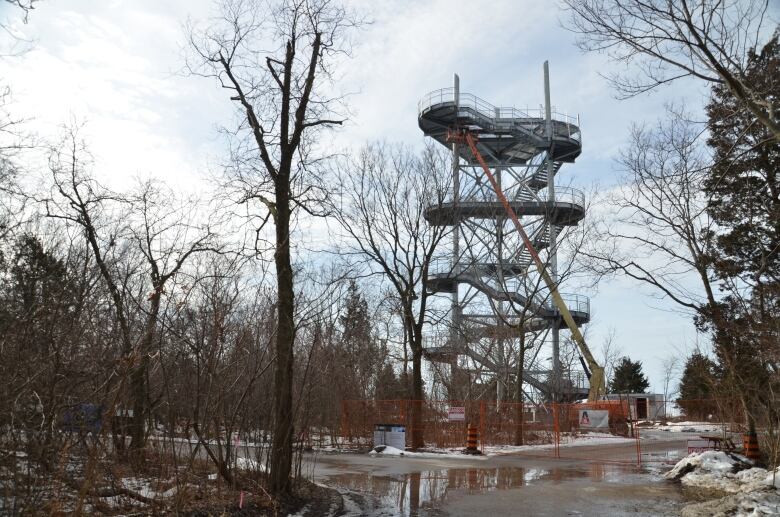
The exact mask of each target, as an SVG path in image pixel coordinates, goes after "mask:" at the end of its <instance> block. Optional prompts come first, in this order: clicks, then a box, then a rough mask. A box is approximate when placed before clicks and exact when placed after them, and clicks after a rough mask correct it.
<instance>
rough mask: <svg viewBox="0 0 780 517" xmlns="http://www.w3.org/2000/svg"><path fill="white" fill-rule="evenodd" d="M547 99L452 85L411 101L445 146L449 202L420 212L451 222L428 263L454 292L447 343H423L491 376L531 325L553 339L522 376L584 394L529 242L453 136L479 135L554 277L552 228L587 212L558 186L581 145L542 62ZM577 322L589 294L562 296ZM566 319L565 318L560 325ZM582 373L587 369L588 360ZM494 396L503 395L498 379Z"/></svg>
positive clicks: (586, 312) (562, 393)
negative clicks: (537, 103) (506, 103)
mask: <svg viewBox="0 0 780 517" xmlns="http://www.w3.org/2000/svg"><path fill="white" fill-rule="evenodd" d="M544 79H545V106H544V107H543V108H539V109H536V110H528V109H526V110H519V109H516V108H504V107H496V106H493V105H491V104H489V103H488V102H486V101H484V100H482V99H480V98H478V97H476V96H475V95H472V94H470V93H463V92H461V91H460V85H459V79H458V76H457V75H455V78H454V85H453V87H452V88H445V89H441V90H436V91H433V92H431V93H429V94H428V95H426V96H425V97H424V98H423V99H422V100H421V101H420V103H419V105H418V123H419V126H420V129H422V131H423V133H425V135H426V136H429V137H432V138H433V139H435V140H436V141H438V142H439V143H441V144H442V145H445V146H447V147H448V148H449V149H450V150H451V153H452V197H451V201H449V202H446V203H442V204H438V205H432V206H430V207H429V208H428V210H427V211H426V214H425V216H426V219H427V220H428V221H429V223H430V224H434V225H449V226H452V227H453V231H452V254H451V257H450V259H449V260H447V261H445V262H440V263H438V264H435V265H434V268H433V271H432V272H431V273H430V274H429V278H428V284H427V288H428V289H429V291H431V292H435V293H449V294H450V295H451V326H450V332H449V333H448V335H447V338H446V342H444V343H441V342H440V343H438V344H437V346H429V347H427V348H426V356H427V358H428V359H429V360H431V361H437V362H444V363H450V364H451V365H452V374H453V376H454V375H455V373H456V371H457V369H458V357H459V356H465V357H467V358H469V359H470V360H471V361H473V362H474V363H476V364H478V365H480V368H481V369H482V370H483V371H488V372H491V373H492V374H493V375H495V376H499V377H500V376H502V375H504V374H507V371H508V369H510V368H511V366H510V365H509V362H508V358H509V356H510V354H511V350H512V347H513V345H514V342H515V341H516V340H518V339H522V337H521V335H523V336H524V335H527V334H528V333H532V334H533V333H539V332H547V333H549V334H550V338H551V339H550V341H551V344H552V350H551V363H552V364H551V365H550V368H549V369H542V370H540V369H536V370H535V371H525V372H524V373H523V380H524V381H525V382H526V383H527V384H529V385H530V386H532V387H533V388H534V389H535V390H537V391H538V392H540V393H542V394H544V396H545V397H546V398H548V399H561V398H563V397H572V396H575V397H576V396H581V395H583V393H587V388H586V387H585V386H584V382H576V381H575V382H572V381H573V379H572V375H571V372H569V371H564V368H563V367H562V365H561V361H560V336H559V329H560V327H561V326H562V320H561V314H560V311H558V310H557V309H556V307H555V305H553V304H552V303H551V301H550V297H549V295H550V292H549V289H547V288H546V287H545V285H544V284H543V283H540V282H539V274H538V273H539V272H538V271H535V265H534V262H533V261H532V258H531V253H530V250H529V249H528V247H527V246H525V245H524V243H523V241H522V240H521V239H520V236H519V235H518V232H517V231H516V230H515V227H513V226H512V224H511V223H510V221H508V219H507V213H506V212H505V210H504V207H503V206H502V204H501V203H500V202H499V200H498V199H497V195H496V192H495V190H494V189H493V188H492V187H491V184H490V183H489V182H488V181H487V180H486V178H485V173H484V171H483V169H482V167H481V166H480V164H479V163H478V160H477V157H476V156H474V152H472V151H471V150H470V149H469V147H468V146H466V145H463V144H462V143H458V142H452V141H451V139H450V138H449V134H450V132H451V131H452V130H453V129H455V128H467V129H468V130H469V131H473V132H475V133H478V134H479V140H478V143H477V144H476V145H477V152H478V153H479V154H480V155H481V156H482V158H483V159H484V162H486V165H487V166H489V168H490V170H492V171H493V172H492V173H493V176H494V177H495V179H496V181H497V183H498V185H499V186H500V188H501V190H502V191H503V193H504V195H505V196H506V198H507V200H508V201H509V204H510V205H511V207H512V209H513V210H514V212H515V213H516V214H517V216H518V217H519V218H521V219H522V226H523V227H524V228H525V229H526V233H527V234H528V236H529V238H530V240H531V243H532V245H533V247H534V248H535V249H536V250H545V264H546V265H545V267H546V270H547V274H549V276H550V277H551V278H552V280H553V282H554V283H555V284H556V285H557V284H558V282H559V278H558V257H557V255H558V252H557V242H558V236H559V235H560V233H561V231H562V230H563V228H564V227H566V226H575V225H577V223H578V222H579V221H580V220H582V218H583V217H584V216H585V202H584V195H583V194H582V192H580V191H578V190H576V189H572V188H561V187H558V186H556V185H555V176H556V174H557V173H558V171H559V170H560V168H561V167H562V165H563V164H565V163H573V162H574V161H575V159H576V158H577V157H578V156H579V155H580V153H581V151H582V144H581V137H580V129H579V121H578V119H576V118H572V117H569V116H566V115H563V114H560V113H556V112H555V111H554V110H553V109H552V107H551V105H550V89H549V74H548V67H547V63H546V62H545V64H544ZM563 298H564V301H565V303H566V306H567V307H568V309H569V312H570V313H571V316H572V317H573V319H574V322H575V323H576V324H577V325H582V324H584V323H587V322H588V321H589V319H590V302H589V300H588V298H587V297H584V296H580V295H563ZM564 327H565V326H564ZM585 371H586V372H587V368H585ZM497 386H499V392H498V393H497V397H498V398H499V399H501V398H503V397H502V393H501V389H500V386H501V382H498V383H497Z"/></svg>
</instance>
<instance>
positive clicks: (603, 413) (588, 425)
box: [579, 409, 609, 429]
mask: <svg viewBox="0 0 780 517" xmlns="http://www.w3.org/2000/svg"><path fill="white" fill-rule="evenodd" d="M579 424H580V429H608V428H609V411H607V410H606V409H580V418H579Z"/></svg>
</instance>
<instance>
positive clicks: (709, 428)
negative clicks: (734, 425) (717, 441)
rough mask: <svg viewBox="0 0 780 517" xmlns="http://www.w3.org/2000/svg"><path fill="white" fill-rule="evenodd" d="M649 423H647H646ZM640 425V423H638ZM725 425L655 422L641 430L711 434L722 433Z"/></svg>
mask: <svg viewBox="0 0 780 517" xmlns="http://www.w3.org/2000/svg"><path fill="white" fill-rule="evenodd" d="M648 423H649V422H648ZM640 424H641V422H640ZM725 425H726V424H722V423H720V422H687V421H686V422H667V423H666V424H661V422H655V423H654V424H653V426H652V427H643V429H653V430H655V431H668V432H670V433H712V432H716V431H722V430H723V428H724V426H725Z"/></svg>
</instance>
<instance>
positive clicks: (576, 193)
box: [460, 187, 585, 208]
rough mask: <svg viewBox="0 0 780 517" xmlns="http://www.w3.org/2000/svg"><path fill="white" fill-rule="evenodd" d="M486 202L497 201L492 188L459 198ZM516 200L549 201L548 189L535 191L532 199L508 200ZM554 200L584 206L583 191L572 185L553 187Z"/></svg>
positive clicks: (470, 201)
mask: <svg viewBox="0 0 780 517" xmlns="http://www.w3.org/2000/svg"><path fill="white" fill-rule="evenodd" d="M482 201H484V202H488V203H494V202H497V201H498V196H496V193H495V192H494V191H492V190H490V191H489V190H484V191H479V192H474V193H473V194H472V195H471V196H470V197H468V198H462V199H460V203H475V202H482ZM516 201H522V202H527V203H533V202H534V201H538V202H541V203H547V202H548V201H550V191H549V190H546V189H545V190H541V191H539V192H536V193H535V194H534V198H532V199H527V200H526V199H511V200H510V202H512V203H514V202H516ZM555 202H556V203H570V204H572V205H576V206H579V207H583V208H584V207H585V193H584V192H583V191H581V190H579V189H576V188H572V187H555Z"/></svg>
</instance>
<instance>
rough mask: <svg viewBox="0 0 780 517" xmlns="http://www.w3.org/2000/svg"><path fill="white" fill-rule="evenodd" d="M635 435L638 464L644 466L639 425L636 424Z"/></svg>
mask: <svg viewBox="0 0 780 517" xmlns="http://www.w3.org/2000/svg"><path fill="white" fill-rule="evenodd" d="M634 436H635V437H636V466H637V467H641V466H642V443H641V442H640V441H639V426H638V425H635V426H634Z"/></svg>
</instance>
